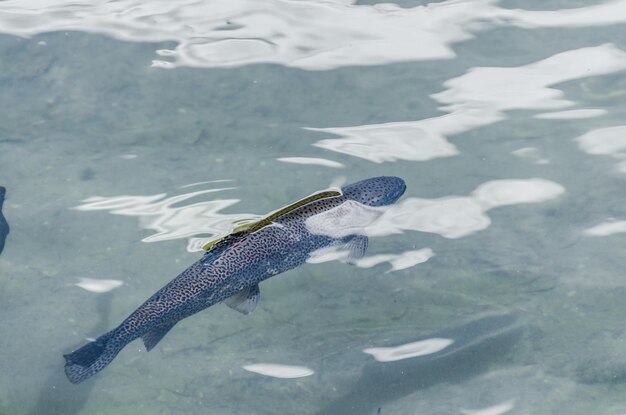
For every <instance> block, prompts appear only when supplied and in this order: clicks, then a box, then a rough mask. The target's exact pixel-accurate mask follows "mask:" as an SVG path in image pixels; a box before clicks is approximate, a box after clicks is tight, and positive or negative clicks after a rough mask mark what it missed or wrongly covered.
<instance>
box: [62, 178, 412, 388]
mask: <svg viewBox="0 0 626 415" xmlns="http://www.w3.org/2000/svg"><path fill="white" fill-rule="evenodd" d="M405 189H406V186H405V184H404V181H403V180H402V179H400V178H398V177H375V178H371V179H367V180H363V181H360V182H358V183H355V184H351V185H348V186H344V187H343V188H341V192H337V193H333V192H331V193H326V192H324V193H321V194H318V195H317V196H315V195H314V196H312V197H311V198H310V199H309V198H307V199H306V202H304V203H299V202H297V203H295V204H293V205H290V206H289V207H288V208H286V209H281V210H280V211H278V212H276V213H274V214H270V215H269V216H268V218H269V219H270V220H261V221H260V222H257V223H256V224H253V225H251V226H249V227H246V228H244V229H243V230H241V231H239V232H235V233H233V234H231V235H229V236H227V237H225V238H223V239H220V240H218V241H217V242H215V243H214V244H212V245H211V246H209V247H208V249H209V250H208V252H207V253H206V254H205V255H204V256H203V257H202V258H201V259H200V260H198V261H197V262H196V263H194V264H193V265H191V266H190V267H189V268H187V269H186V270H185V271H183V272H182V273H181V274H180V275H179V276H177V277H176V278H174V279H173V280H172V281H170V282H169V283H168V284H167V285H165V287H163V288H161V289H160V290H159V291H157V292H156V293H155V294H154V295H153V296H152V297H150V298H149V299H148V300H147V301H146V302H145V303H144V304H143V305H141V306H140V307H139V308H138V309H137V310H135V311H134V312H133V313H132V314H131V315H130V316H129V317H128V318H127V319H126V320H124V321H123V322H122V324H120V325H119V326H118V327H117V328H115V329H113V330H111V331H110V332H108V333H105V334H103V335H102V336H100V337H98V338H97V339H96V340H95V341H93V342H91V343H89V344H87V345H85V346H83V347H81V348H80V349H78V350H76V351H74V352H73V353H70V354H67V355H64V357H65V374H66V375H67V377H68V379H69V380H70V382H72V383H79V382H82V381H84V380H85V379H87V378H89V377H90V376H92V375H94V374H95V373H97V372H98V371H100V370H102V369H103V368H104V367H105V366H107V365H108V364H109V363H110V362H111V361H112V360H113V358H114V357H115V356H116V355H117V354H118V353H119V351H120V350H122V348H123V347H124V346H126V345H127V344H128V343H129V342H131V341H133V340H135V339H136V338H138V337H142V339H143V342H144V345H145V346H146V349H147V350H148V351H149V350H151V349H152V348H153V347H154V346H156V344H157V343H158V342H159V341H160V340H161V339H162V338H163V337H164V336H165V335H166V334H167V332H168V331H169V330H170V329H171V328H172V327H174V325H175V324H176V323H177V322H179V321H180V320H182V319H184V318H186V317H189V316H191V315H192V314H195V313H197V312H198V311H201V310H203V309H205V308H207V307H210V306H212V305H214V304H217V303H220V302H222V301H225V302H226V304H227V305H228V306H229V307H231V308H233V309H235V310H237V311H240V312H242V313H244V314H249V313H251V312H252V311H253V310H254V308H255V307H256V305H257V303H258V301H259V286H258V284H259V283H260V282H262V281H264V280H265V279H267V278H269V277H271V276H274V275H276V274H280V273H281V272H285V271H287V270H290V269H292V268H295V267H297V266H299V265H301V264H303V263H304V262H305V261H306V260H307V259H308V258H309V257H310V256H311V254H314V253H315V252H316V251H319V250H320V249H322V248H332V247H344V248H346V249H348V250H349V255H350V257H351V258H358V257H360V256H363V255H364V253H365V250H366V248H367V237H366V236H364V235H361V234H359V231H358V229H360V228H361V229H362V228H363V227H365V226H367V225H368V224H369V222H368V223H366V222H365V221H366V220H370V222H371V220H373V219H372V217H373V213H374V212H375V213H376V214H377V215H379V214H380V212H379V211H378V210H376V209H372V208H374V207H378V206H386V205H390V204H392V203H394V202H395V201H396V200H398V199H399V198H400V196H402V194H403V193H404V191H405ZM360 214H363V215H362V216H361V217H359V215H360ZM268 218H266V219H268Z"/></svg>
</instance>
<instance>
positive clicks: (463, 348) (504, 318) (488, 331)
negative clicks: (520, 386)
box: [317, 313, 526, 415]
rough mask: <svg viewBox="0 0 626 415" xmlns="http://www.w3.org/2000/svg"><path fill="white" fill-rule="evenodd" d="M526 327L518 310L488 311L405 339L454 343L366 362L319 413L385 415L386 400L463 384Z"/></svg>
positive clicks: (497, 359)
mask: <svg viewBox="0 0 626 415" xmlns="http://www.w3.org/2000/svg"><path fill="white" fill-rule="evenodd" d="M525 326H526V324H525V322H524V319H522V318H521V317H520V316H519V314H517V313H509V314H501V315H489V316H484V317H481V318H478V319H475V320H472V321H470V322H467V323H465V324H463V325H460V326H457V327H454V328H450V329H445V330H442V331H438V332H435V333H433V334H432V335H430V336H426V337H420V338H417V339H411V340H409V341H407V342H404V343H405V344H409V345H410V344H428V343H427V342H429V341H441V340H444V339H449V340H453V342H452V343H450V342H447V343H449V345H448V346H446V347H443V348H442V349H441V350H439V351H435V352H434V353H429V354H422V355H419V356H415V357H407V358H402V359H399V360H395V361H386V362H385V361H383V362H381V361H375V360H374V359H372V361H370V362H368V363H366V364H365V365H364V366H363V368H362V371H361V375H360V377H359V378H358V380H357V381H356V382H355V384H354V386H353V387H352V388H351V390H350V391H349V392H348V393H347V394H345V395H344V396H343V397H341V398H339V399H337V400H335V401H333V402H330V403H329V404H328V405H327V406H326V407H324V408H323V409H322V410H321V411H319V412H318V413H317V415H337V414H342V415H352V414H354V415H366V414H378V413H381V414H382V413H384V404H385V403H387V402H392V401H395V400H398V399H400V398H402V397H404V396H407V395H410V394H412V393H415V392H417V391H420V390H424V389H427V388H429V387H431V386H434V385H436V384H439V383H444V382H445V383H460V382H463V381H466V380H468V379H471V378H473V377H476V376H478V375H480V374H481V373H484V372H486V371H487V370H488V369H489V368H490V367H492V366H493V365H496V364H498V363H502V362H503V361H504V360H505V359H506V358H507V357H508V356H509V355H510V351H511V349H512V348H513V346H514V345H515V344H516V343H517V342H518V340H519V339H520V338H521V336H522V334H523V332H524V330H523V329H524V328H525ZM444 344H445V343H444ZM407 356H409V355H408V354H407ZM380 408H383V409H382V411H381V409H380Z"/></svg>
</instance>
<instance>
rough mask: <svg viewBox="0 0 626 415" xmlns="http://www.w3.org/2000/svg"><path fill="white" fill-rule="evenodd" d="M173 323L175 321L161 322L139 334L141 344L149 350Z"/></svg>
mask: <svg viewBox="0 0 626 415" xmlns="http://www.w3.org/2000/svg"><path fill="white" fill-rule="evenodd" d="M175 324H176V322H173V323H167V324H163V325H161V326H158V327H156V328H154V329H152V330H150V331H149V332H147V333H146V334H144V335H143V336H141V339H142V340H143V344H144V346H146V350H147V351H150V350H152V349H154V346H156V345H157V343H158V342H160V341H161V339H162V338H163V337H165V335H166V334H167V332H168V331H170V330H171V329H172V327H174V325H175Z"/></svg>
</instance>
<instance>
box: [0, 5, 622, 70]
mask: <svg viewBox="0 0 626 415" xmlns="http://www.w3.org/2000/svg"><path fill="white" fill-rule="evenodd" d="M354 3H355V1H352V0H299V1H294V0H229V1H222V2H219V1H208V0H205V1H198V0H179V1H176V2H172V1H165V0H160V1H158V0H154V1H151V2H149V3H148V2H145V1H140V0H117V1H98V2H76V1H74V0H56V1H45V0H8V1H2V2H0V31H2V32H4V33H9V34H15V35H22V36H28V35H33V34H37V33H45V32H53V31H62V30H77V31H85V32H95V33H103V34H107V35H109V36H112V37H115V38H118V39H121V40H125V41H142V42H154V41H175V42H177V46H176V47H175V48H174V49H173V50H169V49H168V50H159V51H157V53H158V54H159V55H160V56H161V59H157V60H155V61H154V64H155V66H159V67H165V68H171V67H177V66H199V67H223V66H237V65H247V64H252V63H261V62H265V63H279V64H283V65H288V66H294V67H299V68H304V69H332V68H337V67H342V66H350V65H380V64H385V63H393V62H402V61H415V60H424V59H450V58H453V57H454V56H455V53H454V51H453V50H452V48H451V45H452V44H454V43H457V42H461V41H464V40H467V39H470V38H471V37H473V35H474V34H475V33H477V32H481V31H484V30H488V29H490V28H492V27H497V26H516V27H523V28H539V27H584V26H598V25H608V24H615V23H620V22H626V0H615V1H609V2H606V3H604V4H599V5H593V6H587V7H581V8H578V9H566V10H556V11H530V10H520V9H506V8H502V7H500V6H499V5H498V1H496V0H449V1H442V2H436V3H435V2H433V3H430V4H427V5H425V6H421V5H420V6H416V7H412V8H401V7H398V6H396V5H393V4H376V5H357V4H354Z"/></svg>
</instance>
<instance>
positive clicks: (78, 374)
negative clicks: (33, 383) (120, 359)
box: [63, 331, 126, 383]
mask: <svg viewBox="0 0 626 415" xmlns="http://www.w3.org/2000/svg"><path fill="white" fill-rule="evenodd" d="M113 334H114V331H110V332H108V333H106V334H103V335H102V336H100V337H98V338H97V339H96V340H95V341H93V342H91V343H88V344H86V345H84V346H83V347H81V348H80V349H78V350H76V351H74V352H72V353H70V354H66V355H63V357H64V358H65V374H66V375H67V378H68V379H69V380H70V382H72V383H80V382H82V381H84V380H85V379H87V378H89V377H91V376H93V375H94V374H96V373H97V372H99V371H100V370H102V369H104V367H105V366H106V365H108V364H109V363H111V361H112V360H113V358H115V356H117V354H118V353H119V351H120V350H122V347H124V346H125V345H126V344H121V345H115V344H113V343H112V342H111V339H112V338H113Z"/></svg>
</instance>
